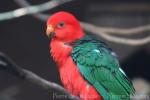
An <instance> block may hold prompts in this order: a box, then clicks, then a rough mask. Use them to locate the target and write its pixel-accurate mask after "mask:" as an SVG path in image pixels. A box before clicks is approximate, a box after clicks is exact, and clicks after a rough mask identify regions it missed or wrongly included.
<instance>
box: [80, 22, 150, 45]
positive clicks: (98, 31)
mask: <svg viewBox="0 0 150 100" xmlns="http://www.w3.org/2000/svg"><path fill="white" fill-rule="evenodd" d="M81 25H82V27H83V28H84V29H85V30H86V31H88V32H91V33H94V34H95V35H97V36H99V37H102V38H104V39H106V40H108V41H110V42H115V43H120V44H126V45H132V46H138V45H144V44H147V43H149V42H150V36H148V37H145V38H142V39H128V38H122V37H117V36H112V35H110V34H109V33H111V32H112V33H113V32H114V33H115V32H116V33H117V32H118V34H121V33H119V32H122V33H123V35H125V33H126V35H129V34H135V33H136V32H137V31H145V29H149V30H150V25H148V26H141V27H137V28H132V29H130V30H129V31H127V29H115V28H101V27H98V26H96V25H93V24H89V23H85V22H81Z"/></svg>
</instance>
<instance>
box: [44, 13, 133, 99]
mask: <svg viewBox="0 0 150 100" xmlns="http://www.w3.org/2000/svg"><path fill="white" fill-rule="evenodd" d="M46 35H47V36H48V37H49V38H51V39H50V53H51V55H52V57H53V59H54V61H55V62H56V64H57V65H58V69H59V73H60V78H61V81H62V83H63V85H64V87H65V88H66V89H67V90H68V92H70V93H71V94H72V95H75V96H79V97H80V98H81V100H130V97H131V95H134V92H135V90H134V87H133V85H132V83H131V81H130V80H129V79H128V77H127V76H126V74H125V72H124V71H123V70H122V69H121V67H120V65H119V62H118V60H117V58H116V56H114V53H113V52H112V50H111V49H110V48H109V47H108V46H107V45H106V44H105V43H104V42H102V41H100V40H99V39H97V38H96V37H95V36H92V35H88V34H85V33H84V31H83V29H82V28H81V26H80V23H79V21H78V20H77V19H76V18H75V17H74V16H73V15H72V14H71V13H68V12H65V11H60V12H57V13H54V14H53V15H52V16H50V17H49V19H48V21H47V29H46Z"/></svg>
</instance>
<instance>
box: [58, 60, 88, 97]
mask: <svg viewBox="0 0 150 100" xmlns="http://www.w3.org/2000/svg"><path fill="white" fill-rule="evenodd" d="M59 71H60V77H61V81H62V83H63V85H64V86H65V88H66V89H67V90H68V91H70V92H71V93H73V94H74V95H77V94H78V93H79V91H80V89H81V88H82V87H83V85H85V84H86V82H85V80H84V79H83V77H82V76H81V74H80V72H79V70H78V68H77V66H76V64H75V63H74V62H73V60H72V58H71V57H68V59H67V60H66V63H64V64H63V65H62V66H61V68H60V70H59Z"/></svg>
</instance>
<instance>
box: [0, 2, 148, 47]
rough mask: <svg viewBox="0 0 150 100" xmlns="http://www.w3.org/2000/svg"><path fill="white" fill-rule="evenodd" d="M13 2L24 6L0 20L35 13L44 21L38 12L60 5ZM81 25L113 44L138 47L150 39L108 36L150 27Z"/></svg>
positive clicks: (55, 3)
mask: <svg viewBox="0 0 150 100" xmlns="http://www.w3.org/2000/svg"><path fill="white" fill-rule="evenodd" d="M66 1H71V0H63V2H62V1H61V3H64V2H66ZM15 2H17V3H18V4H19V5H21V6H24V8H20V9H17V10H14V11H10V12H6V13H1V14H0V20H6V19H12V18H16V17H21V16H24V15H28V14H33V15H34V14H36V13H38V14H36V15H34V16H35V17H37V18H39V19H41V20H46V19H47V17H48V16H47V15H44V14H42V13H39V12H41V11H46V10H49V9H52V8H54V7H56V6H58V5H60V4H61V3H58V1H57V2H56V1H53V0H52V1H50V2H47V3H44V4H41V5H37V6H29V5H30V4H29V3H28V2H27V1H25V0H24V2H21V1H20V0H15ZM59 2H60V1H59ZM25 6H27V7H25ZM81 25H82V27H83V28H84V29H85V30H86V31H88V32H91V33H94V34H96V35H98V36H100V37H102V38H104V39H106V40H108V41H111V42H114V43H121V44H126V45H132V46H138V45H144V44H147V43H149V42H150V39H149V38H150V36H148V37H146V38H142V39H128V38H123V37H116V36H112V35H109V34H120V35H135V34H138V33H140V32H144V31H149V30H150V25H145V26H139V27H135V28H130V29H119V28H108V27H106V28H105V27H99V26H96V25H93V24H90V23H86V22H81Z"/></svg>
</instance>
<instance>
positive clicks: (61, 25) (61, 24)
mask: <svg viewBox="0 0 150 100" xmlns="http://www.w3.org/2000/svg"><path fill="white" fill-rule="evenodd" d="M64 26H65V23H64V22H60V23H58V25H57V27H58V28H63V27H64Z"/></svg>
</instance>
